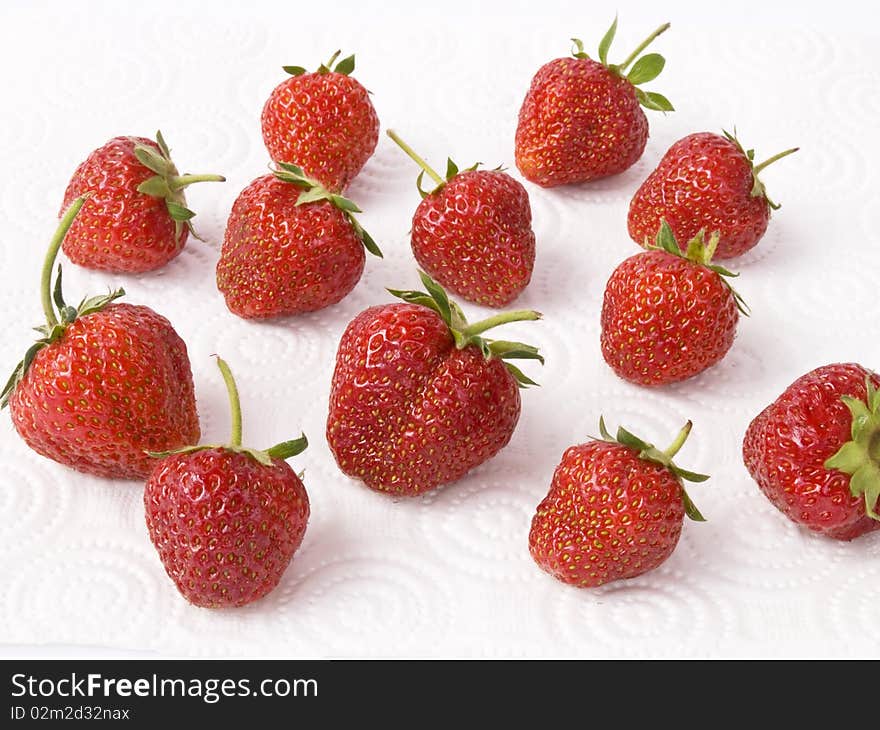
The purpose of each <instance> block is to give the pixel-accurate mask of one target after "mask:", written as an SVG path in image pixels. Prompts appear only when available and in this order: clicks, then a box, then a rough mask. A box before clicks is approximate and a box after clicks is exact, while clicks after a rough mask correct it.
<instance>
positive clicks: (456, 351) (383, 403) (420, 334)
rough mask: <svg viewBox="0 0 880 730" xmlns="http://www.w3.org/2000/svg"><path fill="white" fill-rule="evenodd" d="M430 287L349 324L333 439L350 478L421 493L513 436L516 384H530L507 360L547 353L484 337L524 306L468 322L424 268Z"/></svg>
mask: <svg viewBox="0 0 880 730" xmlns="http://www.w3.org/2000/svg"><path fill="white" fill-rule="evenodd" d="M420 276H421V279H422V282H423V283H424V285H425V287H426V288H427V290H428V292H429V293H428V294H425V293H423V292H417V291H395V290H390V291H391V293H392V294H394V295H395V296H397V297H400V298H401V299H403V300H404V301H405V302H407V303H406V304H384V305H380V306H376V307H370V308H369V309H366V310H364V311H363V312H361V313H360V314H359V315H358V316H357V317H356V318H355V319H354V320H353V321H352V322H351V323H350V324H349V325H348V328H347V329H346V330H345V333H344V334H343V335H342V340H341V341H340V343H339V351H338V353H337V355H336V370H335V372H334V373H333V381H332V385H331V391H330V414H329V416H328V418H327V442H328V443H329V444H330V449H331V450H332V451H333V455H334V456H335V457H336V462H337V463H338V464H339V467H340V468H341V469H342V471H343V472H345V473H346V474H348V475H349V476H352V477H356V478H358V479H361V480H363V482H364V483H365V484H366V485H367V486H368V487H370V488H371V489H375V490H378V491H382V492H390V493H394V494H400V495H407V496H410V495H416V494H421V493H422V492H427V491H428V490H430V489H435V488H437V487H439V486H440V485H441V484H446V483H447V482H452V481H455V480H456V479H459V478H461V477H463V476H464V475H465V474H467V472H469V471H470V470H471V469H473V468H474V467H476V466H478V465H480V464H482V463H483V462H484V461H486V460H488V459H490V458H492V457H493V456H494V455H495V454H496V453H498V452H499V451H500V450H501V449H502V448H504V446H506V445H507V442H508V441H509V440H510V437H511V436H512V435H513V430H514V428H515V427H516V423H517V420H518V419H519V412H520V397H519V386H525V385H529V384H533V383H532V381H531V380H529V379H528V378H527V377H526V376H525V375H523V373H522V372H521V371H520V370H519V369H518V368H516V367H514V366H513V365H512V364H510V363H507V362H505V360H506V359H514V358H527V359H534V360H539V361H541V362H542V363H543V358H542V357H541V356H540V355H539V354H538V351H537V349H536V348H534V347H530V346H529V345H523V344H520V343H517V342H504V341H500V340H498V341H493V340H489V339H486V338H483V337H481V336H480V335H481V334H482V333H483V332H485V331H486V330H488V329H490V328H492V327H495V326H497V325H500V324H504V323H506V322H515V321H521V320H534V319H539V318H540V316H541V315H540V314H538V312H531V311H517V312H506V313H503V314H497V315H495V316H494V317H490V318H489V319H486V320H483V321H482V322H477V323H475V324H472V325H468V323H467V322H466V320H465V318H464V315H463V314H462V311H461V309H460V308H459V307H458V305H457V304H455V303H454V302H450V301H449V299H448V298H447V296H446V293H445V292H444V291H443V289H441V288H440V287H439V286H438V285H437V284H436V283H435V282H434V281H433V280H432V279H431V278H430V277H428V276H427V275H426V274H422V273H421V272H420Z"/></svg>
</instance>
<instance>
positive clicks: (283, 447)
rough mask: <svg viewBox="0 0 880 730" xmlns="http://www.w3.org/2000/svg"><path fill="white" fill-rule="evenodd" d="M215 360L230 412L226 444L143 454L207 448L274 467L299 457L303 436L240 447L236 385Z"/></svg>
mask: <svg viewBox="0 0 880 730" xmlns="http://www.w3.org/2000/svg"><path fill="white" fill-rule="evenodd" d="M214 357H216V358H217V367H218V368H220V374H221V375H223V382H224V383H225V384H226V392H227V394H228V395H229V410H230V412H231V414H232V437H231V438H230V439H229V443H227V444H193V445H191V446H184V447H183V448H180V449H175V450H174V451H148V452H146V453H147V454H149V455H150V456H152V457H153V458H155V459H164V458H165V457H166V456H171V455H173V454H192V453H195V452H196V451H205V450H206V449H227V450H228V451H232V452H235V453H236V454H247V455H248V456H250V457H251V458H252V459H255V460H256V461H257V462H259V463H260V464H262V465H263V466H274V465H273V463H272V459H282V460H284V459H289V458H290V457H291V456H296V455H297V454H301V453H302V452H303V451H305V450H306V447H307V446H308V445H309V440H308V439H307V438H306V435H305V434H300V437H299V438H297V439H291V440H290V441H282V442H281V443H280V444H275V445H274V446H272V447H270V448H268V449H262V450H261V449H252V448H250V447H248V446H242V445H241V399H240V398H239V395H238V386H237V385H236V384H235V378H234V377H233V376H232V371H231V370H230V369H229V365H227V364H226V361H225V360H224V359H223V358H222V357H220V356H219V355H215V356H214Z"/></svg>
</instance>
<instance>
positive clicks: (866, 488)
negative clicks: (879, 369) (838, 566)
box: [825, 375, 880, 521]
mask: <svg viewBox="0 0 880 730" xmlns="http://www.w3.org/2000/svg"><path fill="white" fill-rule="evenodd" d="M865 388H866V389H867V395H866V397H865V400H863V401H862V400H859V399H858V398H853V397H852V396H849V395H844V396H842V397H841V400H842V401H843V402H844V403H845V404H846V407H847V408H849V412H850V413H852V441H847V442H846V443H845V444H844V445H843V446H841V447H840V449H839V450H838V451H837V453H836V454H834V456H832V457H831V458H830V459H828V460H827V461H826V462H825V468H826V469H837V471H841V472H843V473H844V474H849V475H850V479H849V491H850V493H851V494H852V496H853V497H864V498H865V513H866V514H867V515H868V517H870V518H871V519H874V520H878V521H880V515H878V514H877V501H878V500H880V391H878V390H877V388H876V387H875V386H874V382H873V380H871V375H868V376H867V377H866V378H865Z"/></svg>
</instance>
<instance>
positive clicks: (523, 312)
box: [462, 309, 541, 337]
mask: <svg viewBox="0 0 880 730" xmlns="http://www.w3.org/2000/svg"><path fill="white" fill-rule="evenodd" d="M538 319H541V313H540V312H535V311H533V310H531V309H517V310H514V311H512V312H501V314H496V315H494V316H492V317H488V318H486V319H482V320H480V321H479V322H474V323H473V324H470V325H468V326H467V327H465V328H464V329H463V330H462V334H464V335H465V336H467V337H472V336H473V335H479V334H482V333H483V332H485V331H486V330H490V329H492V328H493V327H498V326H499V325H502V324H507V323H508V322H533V321H535V320H538Z"/></svg>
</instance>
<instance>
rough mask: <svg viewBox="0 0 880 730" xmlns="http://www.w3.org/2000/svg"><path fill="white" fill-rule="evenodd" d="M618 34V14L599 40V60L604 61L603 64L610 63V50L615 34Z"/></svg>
mask: <svg viewBox="0 0 880 730" xmlns="http://www.w3.org/2000/svg"><path fill="white" fill-rule="evenodd" d="M616 34H617V16H616V15H615V16H614V22H613V23H612V24H611V27H610V28H609V29H608V30H607V31H606V32H605V35H604V36H602V40H601V41H599V61H601V62H602V65H603V66H607V65H608V51H609V50H610V49H611V44H612V43H613V42H614V36H615V35H616ZM581 50H583V49H581Z"/></svg>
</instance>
